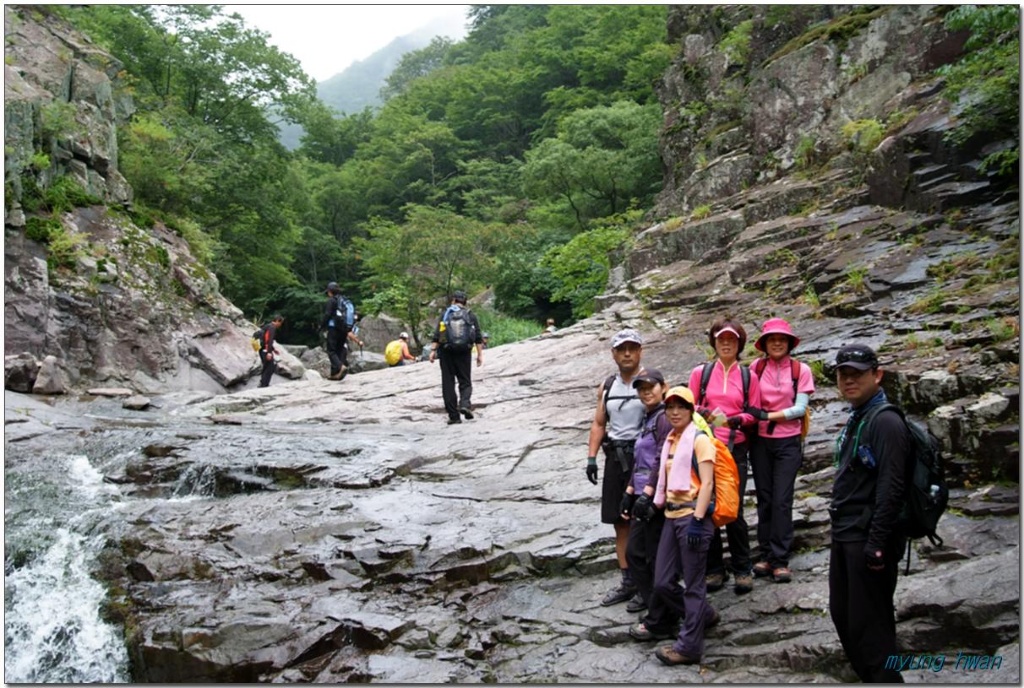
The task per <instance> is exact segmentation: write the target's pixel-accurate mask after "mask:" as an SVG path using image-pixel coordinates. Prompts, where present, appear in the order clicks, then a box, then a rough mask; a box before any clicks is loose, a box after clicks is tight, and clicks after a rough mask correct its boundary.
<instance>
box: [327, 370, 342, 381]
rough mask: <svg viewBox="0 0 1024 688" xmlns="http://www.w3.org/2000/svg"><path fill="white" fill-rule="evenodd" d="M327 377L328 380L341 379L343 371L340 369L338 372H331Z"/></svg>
mask: <svg viewBox="0 0 1024 688" xmlns="http://www.w3.org/2000/svg"><path fill="white" fill-rule="evenodd" d="M327 379H328V380H340V379H341V371H340V370H339V371H338V372H336V373H329V374H328V375H327Z"/></svg>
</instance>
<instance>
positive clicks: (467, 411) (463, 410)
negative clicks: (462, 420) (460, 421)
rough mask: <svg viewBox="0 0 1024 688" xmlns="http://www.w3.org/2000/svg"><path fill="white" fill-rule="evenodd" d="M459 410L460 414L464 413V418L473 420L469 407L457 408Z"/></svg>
mask: <svg viewBox="0 0 1024 688" xmlns="http://www.w3.org/2000/svg"><path fill="white" fill-rule="evenodd" d="M459 412H460V413H462V415H464V416H465V417H466V420H473V411H472V409H470V408H468V407H463V408H460V409H459Z"/></svg>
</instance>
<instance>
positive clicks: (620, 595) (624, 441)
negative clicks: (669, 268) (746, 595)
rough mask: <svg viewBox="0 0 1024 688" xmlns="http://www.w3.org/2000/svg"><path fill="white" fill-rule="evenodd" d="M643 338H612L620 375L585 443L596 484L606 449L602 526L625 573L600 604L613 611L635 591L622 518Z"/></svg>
mask: <svg viewBox="0 0 1024 688" xmlns="http://www.w3.org/2000/svg"><path fill="white" fill-rule="evenodd" d="M643 343H644V342H643V338H642V337H641V336H640V333H639V332H637V331H636V330H632V329H626V330H622V331H620V332H618V333H616V335H615V336H614V337H612V359H613V360H614V361H615V365H616V366H618V369H619V371H618V373H617V374H615V375H612V376H611V377H609V378H608V379H607V380H605V381H604V382H603V383H602V384H601V385H600V386H599V387H598V389H597V410H596V411H595V412H594V421H593V423H591V424H590V437H589V441H588V443H587V478H588V479H589V480H590V482H591V483H593V484H594V485H596V484H597V450H598V448H599V447H600V448H603V449H604V457H605V459H604V481H603V482H602V486H601V522H602V523H610V524H612V525H613V526H614V527H615V554H616V557H617V558H618V561H619V570H620V571H621V573H622V582H621V583H620V584H619V586H618V587H616V588H614V589H612V590H611V591H610V592H609V593H608V594H607V595H605V597H604V599H603V600H601V604H602V605H604V606H609V605H613V604H618V603H620V602H625V601H626V600H629V599H630V598H632V597H633V596H634V595H635V594H636V592H637V589H636V584H635V583H634V582H633V580H632V578H631V577H630V575H629V566H628V564H627V563H626V543H627V541H628V540H629V522H628V521H626V520H625V519H623V518H622V514H621V504H622V495H623V494H625V492H626V486H627V485H628V484H629V476H630V474H631V472H632V470H633V445H634V444H635V443H636V439H637V437H639V436H640V430H641V428H642V427H643V421H644V411H645V409H644V404H643V402H642V401H640V397H638V396H637V393H636V389H634V388H633V378H634V377H636V375H637V374H638V373H639V372H640V371H641V370H643V368H641V367H640V355H641V353H642V347H643Z"/></svg>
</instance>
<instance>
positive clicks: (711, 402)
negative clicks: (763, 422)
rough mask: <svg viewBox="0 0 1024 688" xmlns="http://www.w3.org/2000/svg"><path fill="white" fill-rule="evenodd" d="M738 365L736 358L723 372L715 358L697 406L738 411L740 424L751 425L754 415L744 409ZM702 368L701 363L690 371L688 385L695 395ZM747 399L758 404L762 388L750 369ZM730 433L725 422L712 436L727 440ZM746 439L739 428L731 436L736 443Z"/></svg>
mask: <svg viewBox="0 0 1024 688" xmlns="http://www.w3.org/2000/svg"><path fill="white" fill-rule="evenodd" d="M741 365H742V364H741V363H740V362H739V361H736V362H735V363H733V364H732V365H731V366H730V367H729V370H728V372H726V370H725V366H723V365H722V362H721V361H719V360H718V359H715V367H714V368H713V369H712V371H711V378H710V379H709V380H708V388H707V398H705V399H697V406H698V407H699V408H706V409H708V410H710V411H714V410H715V409H716V408H717V409H720V410H721V411H722V413H724V414H725V415H726V416H736V415H740V416H742V417H743V425H751V424H753V423H754V417H753V416H752V415H750V414H749V413H743V377H742V375H741V373H740V366H741ZM703 371H704V365H703V364H701V365H699V366H697V367H696V368H694V369H693V371H692V372H691V373H690V384H689V387H690V391H692V392H693V396H694V397H697V396H699V395H700V377H701V373H702V372H703ZM747 403H748V404H749V405H750V406H753V407H757V408H760V406H761V389H760V385H759V383H758V380H757V374H756V373H754V371H750V389H749V395H748V398H747ZM729 434H730V428H729V426H728V425H723V426H720V427H716V428H715V437H717V438H718V439H720V440H722V441H723V442H725V443H726V444H728V443H729ZM746 441H747V438H746V436H745V435H744V434H743V433H742V432H737V433H736V434H735V436H734V438H733V442H734V443H735V444H739V443H741V442H746Z"/></svg>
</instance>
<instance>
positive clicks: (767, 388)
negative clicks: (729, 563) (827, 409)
mask: <svg viewBox="0 0 1024 688" xmlns="http://www.w3.org/2000/svg"><path fill="white" fill-rule="evenodd" d="M799 343H800V338H799V337H797V336H796V335H795V334H793V328H791V327H790V326H789V323H788V322H786V321H785V320H783V319H782V318H771V319H770V320H767V321H765V323H764V327H762V328H761V336H760V337H758V339H757V342H755V343H754V348H756V349H757V350H758V351H762V352H764V353H765V354H766V357H765V358H759V359H758V360H756V361H754V363H753V365H751V368H753V369H754V370H756V371H757V372H758V381H759V382H760V391H761V406H760V408H750V409H748V410H749V411H750V412H751V414H752V415H754V416H755V417H756V418H757V419H758V420H759V421H760V422H759V423H758V432H757V440H756V441H755V442H754V447H753V449H752V450H751V453H750V465H751V467H752V468H753V470H754V485H755V488H756V490H757V542H758V546H759V549H760V553H759V554H760V556H758V562H757V563H756V564H754V575H755V576H759V577H767V576H771V577H772V580H774V581H775V582H776V583H788V582H789V581H790V580H791V578H792V576H793V574H792V572H791V571H790V570H789V555H790V550H791V549H792V546H793V483H794V482H795V481H796V474H797V471H799V470H800V466H801V464H803V461H804V452H803V437H802V430H803V417H804V413H805V412H806V411H807V403H808V400H809V399H810V396H811V395H812V394H814V375H812V374H811V369H810V368H809V367H808V366H807V365H806V364H805V363H799V362H797V361H794V360H793V359H792V358H791V357H790V354H792V352H793V349H795V348H796V345H797V344H799Z"/></svg>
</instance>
